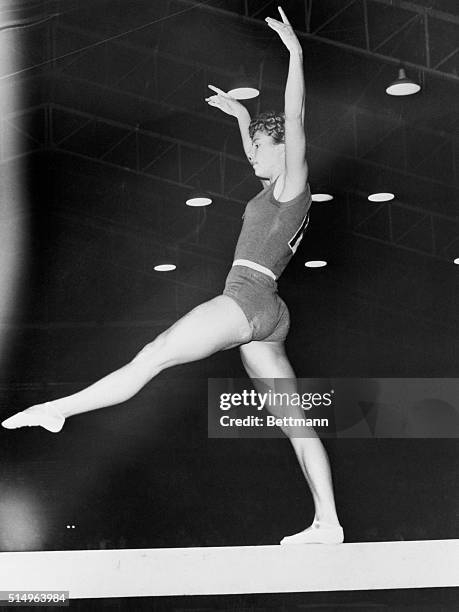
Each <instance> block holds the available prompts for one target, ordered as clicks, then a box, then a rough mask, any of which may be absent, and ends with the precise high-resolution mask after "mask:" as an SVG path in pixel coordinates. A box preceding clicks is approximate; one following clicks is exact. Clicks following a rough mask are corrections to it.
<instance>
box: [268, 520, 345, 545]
mask: <svg viewBox="0 0 459 612" xmlns="http://www.w3.org/2000/svg"><path fill="white" fill-rule="evenodd" d="M343 541H344V532H343V528H342V527H341V525H340V524H339V523H336V524H325V523H320V521H316V520H315V521H314V522H313V523H312V525H311V526H310V527H308V528H307V529H305V530H304V531H300V532H299V533H295V534H294V535H291V536H286V537H285V538H283V539H282V540H281V542H280V543H281V545H282V546H285V545H289V544H342V543H343Z"/></svg>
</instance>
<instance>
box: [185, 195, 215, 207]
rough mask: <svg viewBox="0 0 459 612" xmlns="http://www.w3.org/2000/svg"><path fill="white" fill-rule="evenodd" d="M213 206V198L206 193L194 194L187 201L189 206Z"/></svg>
mask: <svg viewBox="0 0 459 612" xmlns="http://www.w3.org/2000/svg"><path fill="white" fill-rule="evenodd" d="M209 204H212V198H209V196H208V195H207V194H205V193H194V194H193V195H192V196H191V197H190V198H188V199H187V200H186V205H187V206H209Z"/></svg>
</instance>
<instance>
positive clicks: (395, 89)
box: [386, 67, 421, 96]
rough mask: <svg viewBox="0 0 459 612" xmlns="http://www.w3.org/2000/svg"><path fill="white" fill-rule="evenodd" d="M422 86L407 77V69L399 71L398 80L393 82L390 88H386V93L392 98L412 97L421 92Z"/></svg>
mask: <svg viewBox="0 0 459 612" xmlns="http://www.w3.org/2000/svg"><path fill="white" fill-rule="evenodd" d="M420 89H421V86H420V85H418V83H416V82H415V81H413V80H412V79H409V78H408V77H407V76H406V72H405V69H404V68H402V67H400V68H399V69H398V78H397V79H396V80H395V81H393V82H392V83H391V84H390V85H389V87H386V93H387V94H389V95H390V96H411V95H412V94H415V93H417V92H418V91H420Z"/></svg>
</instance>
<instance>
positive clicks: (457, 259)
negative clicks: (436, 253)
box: [453, 257, 459, 266]
mask: <svg viewBox="0 0 459 612" xmlns="http://www.w3.org/2000/svg"><path fill="white" fill-rule="evenodd" d="M453 263H455V264H456V266H459V257H456V259H455V260H454V262H453Z"/></svg>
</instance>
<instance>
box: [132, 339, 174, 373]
mask: <svg viewBox="0 0 459 612" xmlns="http://www.w3.org/2000/svg"><path fill="white" fill-rule="evenodd" d="M167 345H168V332H167V330H166V331H164V332H162V333H161V334H159V335H158V336H156V338H155V339H154V340H152V341H151V342H149V343H148V344H146V345H145V346H144V347H143V348H142V349H141V350H140V351H139V352H138V353H137V354H136V355H135V357H134V358H133V359H132V360H131V363H134V364H138V363H151V364H154V365H155V366H156V367H158V366H160V365H161V366H162V367H165V366H166V363H164V364H160V363H159V360H160V359H161V360H162V361H164V362H165V357H166V354H167V352H166V349H167Z"/></svg>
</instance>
